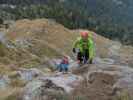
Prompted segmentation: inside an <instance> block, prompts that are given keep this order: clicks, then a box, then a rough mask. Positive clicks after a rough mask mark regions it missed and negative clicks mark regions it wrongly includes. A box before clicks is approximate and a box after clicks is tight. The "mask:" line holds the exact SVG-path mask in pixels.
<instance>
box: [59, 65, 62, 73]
mask: <svg viewBox="0 0 133 100" xmlns="http://www.w3.org/2000/svg"><path fill="white" fill-rule="evenodd" d="M62 67H63V65H62V64H60V66H59V71H60V72H62V70H63V68H62Z"/></svg>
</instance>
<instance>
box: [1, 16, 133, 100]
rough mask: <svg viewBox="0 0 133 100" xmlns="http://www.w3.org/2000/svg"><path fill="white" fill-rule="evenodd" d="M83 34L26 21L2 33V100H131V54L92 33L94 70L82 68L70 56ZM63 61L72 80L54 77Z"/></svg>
mask: <svg viewBox="0 0 133 100" xmlns="http://www.w3.org/2000/svg"><path fill="white" fill-rule="evenodd" d="M80 31H82V30H81V29H77V30H69V29H67V28H65V27H63V26H62V25H60V24H58V23H56V22H55V21H53V20H48V19H37V20H26V19H25V20H19V21H17V22H16V23H14V24H13V25H11V26H10V28H9V29H7V30H5V31H4V32H2V33H1V34H0V36H1V38H0V50H1V53H0V99H2V100H11V98H13V100H15V99H17V100H21V99H22V100H54V99H57V100H62V98H66V100H71V99H72V98H75V99H76V100H78V98H82V99H83V100H88V98H91V100H99V98H100V100H115V98H116V95H117V96H120V95H121V91H127V92H126V93H129V94H130V95H132V92H133V90H132V89H133V86H132V84H131V83H132V81H131V80H132V75H133V71H132V68H131V67H133V63H132V62H133V48H132V47H130V46H123V45H121V44H120V43H118V42H114V41H111V40H109V39H106V38H104V37H102V36H99V35H97V34H96V33H94V32H90V33H92V35H93V38H94V41H95V45H96V57H95V59H94V62H93V63H94V64H92V65H84V66H83V67H81V68H79V67H78V66H77V64H76V62H75V61H73V60H72V59H74V57H73V54H72V52H71V50H72V44H73V41H74V40H75V39H76V38H77V36H79V32H80ZM62 55H68V56H70V62H71V63H70V67H71V70H70V73H68V74H62V73H58V72H55V69H56V65H55V63H58V60H60V58H61V57H62ZM9 90H11V92H7V91H9ZM80 91H81V92H80ZM4 93H6V95H3V94H4ZM124 95H125V94H124ZM72 100H73V99H72ZM131 100H132V99H131Z"/></svg>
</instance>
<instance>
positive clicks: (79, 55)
mask: <svg viewBox="0 0 133 100" xmlns="http://www.w3.org/2000/svg"><path fill="white" fill-rule="evenodd" d="M77 60H78V61H80V63H81V62H82V61H83V58H82V53H81V52H79V53H78V55H77Z"/></svg>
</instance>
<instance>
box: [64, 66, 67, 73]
mask: <svg viewBox="0 0 133 100" xmlns="http://www.w3.org/2000/svg"><path fill="white" fill-rule="evenodd" d="M64 67H65V72H67V71H68V64H65V65H64Z"/></svg>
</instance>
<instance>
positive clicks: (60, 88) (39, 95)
mask: <svg viewBox="0 0 133 100" xmlns="http://www.w3.org/2000/svg"><path fill="white" fill-rule="evenodd" d="M81 81H82V77H80V76H76V75H68V74H66V75H63V74H61V73H59V74H53V75H52V76H45V77H44V76H42V77H39V78H38V79H36V80H34V81H31V82H30V83H28V84H27V85H26V87H25V88H24V91H23V95H22V98H23V100H52V99H49V98H50V97H51V95H53V94H56V95H59V94H65V93H71V92H72V90H73V89H74V88H75V87H76V86H78V85H79V83H80V82H81Z"/></svg>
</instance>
